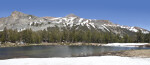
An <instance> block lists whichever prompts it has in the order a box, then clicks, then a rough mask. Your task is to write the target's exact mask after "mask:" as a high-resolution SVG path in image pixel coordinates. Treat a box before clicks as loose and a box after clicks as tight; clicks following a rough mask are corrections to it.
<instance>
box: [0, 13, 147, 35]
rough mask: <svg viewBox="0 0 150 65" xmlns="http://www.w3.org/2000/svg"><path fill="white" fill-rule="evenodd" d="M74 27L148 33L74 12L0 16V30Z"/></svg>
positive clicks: (124, 32) (130, 33) (118, 32)
mask: <svg viewBox="0 0 150 65" xmlns="http://www.w3.org/2000/svg"><path fill="white" fill-rule="evenodd" d="M56 26H57V27H59V28H60V29H61V28H63V27H70V28H72V27H75V28H76V29H82V27H85V28H87V29H95V30H97V31H100V32H113V33H115V34H129V35H132V34H135V32H138V30H141V31H142V33H145V34H146V33H149V31H148V30H145V29H142V28H140V27H129V26H123V25H118V24H114V23H112V22H110V21H109V20H95V19H84V18H80V17H78V16H76V15H74V14H69V15H67V16H65V17H36V16H33V15H28V14H24V13H21V12H18V11H14V12H12V14H11V15H10V16H8V17H5V18H0V30H3V29H4V27H7V28H8V29H13V30H14V29H17V30H18V31H22V30H25V29H29V28H31V29H32V30H33V31H38V30H44V29H47V28H48V27H56Z"/></svg>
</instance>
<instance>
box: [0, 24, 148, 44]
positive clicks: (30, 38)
mask: <svg viewBox="0 0 150 65" xmlns="http://www.w3.org/2000/svg"><path fill="white" fill-rule="evenodd" d="M0 42H1V43H3V44H4V43H7V42H12V43H20V42H23V43H42V42H48V43H62V42H64V43H76V42H83V43H116V42H119V43H121V42H123V43H129V42H146V43H150V33H149V34H143V33H142V32H141V31H140V30H139V32H137V33H136V35H134V36H129V35H128V34H124V35H119V34H115V33H112V32H100V31H97V30H94V29H93V30H92V29H91V30H90V29H84V30H80V29H76V28H74V27H72V28H70V27H68V28H61V29H60V28H59V27H54V28H53V27H49V28H47V30H40V31H32V29H26V30H23V31H21V32H18V31H17V30H11V29H7V28H6V27H5V28H4V30H3V31H1V32H0Z"/></svg>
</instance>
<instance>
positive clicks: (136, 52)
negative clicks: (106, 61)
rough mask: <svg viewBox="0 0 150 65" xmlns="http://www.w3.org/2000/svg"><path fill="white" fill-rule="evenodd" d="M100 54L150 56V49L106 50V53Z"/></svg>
mask: <svg viewBox="0 0 150 65" xmlns="http://www.w3.org/2000/svg"><path fill="white" fill-rule="evenodd" d="M100 56H120V57H137V58H150V49H141V50H124V51H116V52H105V53H102V54H100Z"/></svg>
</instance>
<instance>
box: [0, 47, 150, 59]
mask: <svg viewBox="0 0 150 65" xmlns="http://www.w3.org/2000/svg"><path fill="white" fill-rule="evenodd" d="M131 49H150V48H142V47H110V46H109V47H108V46H27V47H9V48H0V59H7V58H25V57H30V58H48V57H72V56H89V55H93V56H94V55H96V54H100V53H102V52H108V51H119V50H131Z"/></svg>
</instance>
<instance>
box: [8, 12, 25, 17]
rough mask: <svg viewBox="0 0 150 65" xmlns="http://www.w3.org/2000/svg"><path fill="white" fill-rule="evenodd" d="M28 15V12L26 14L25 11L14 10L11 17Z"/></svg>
mask: <svg viewBox="0 0 150 65" xmlns="http://www.w3.org/2000/svg"><path fill="white" fill-rule="evenodd" d="M26 15H27V14H24V13H22V12H19V11H13V12H12V13H11V17H15V18H17V17H20V16H26Z"/></svg>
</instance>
